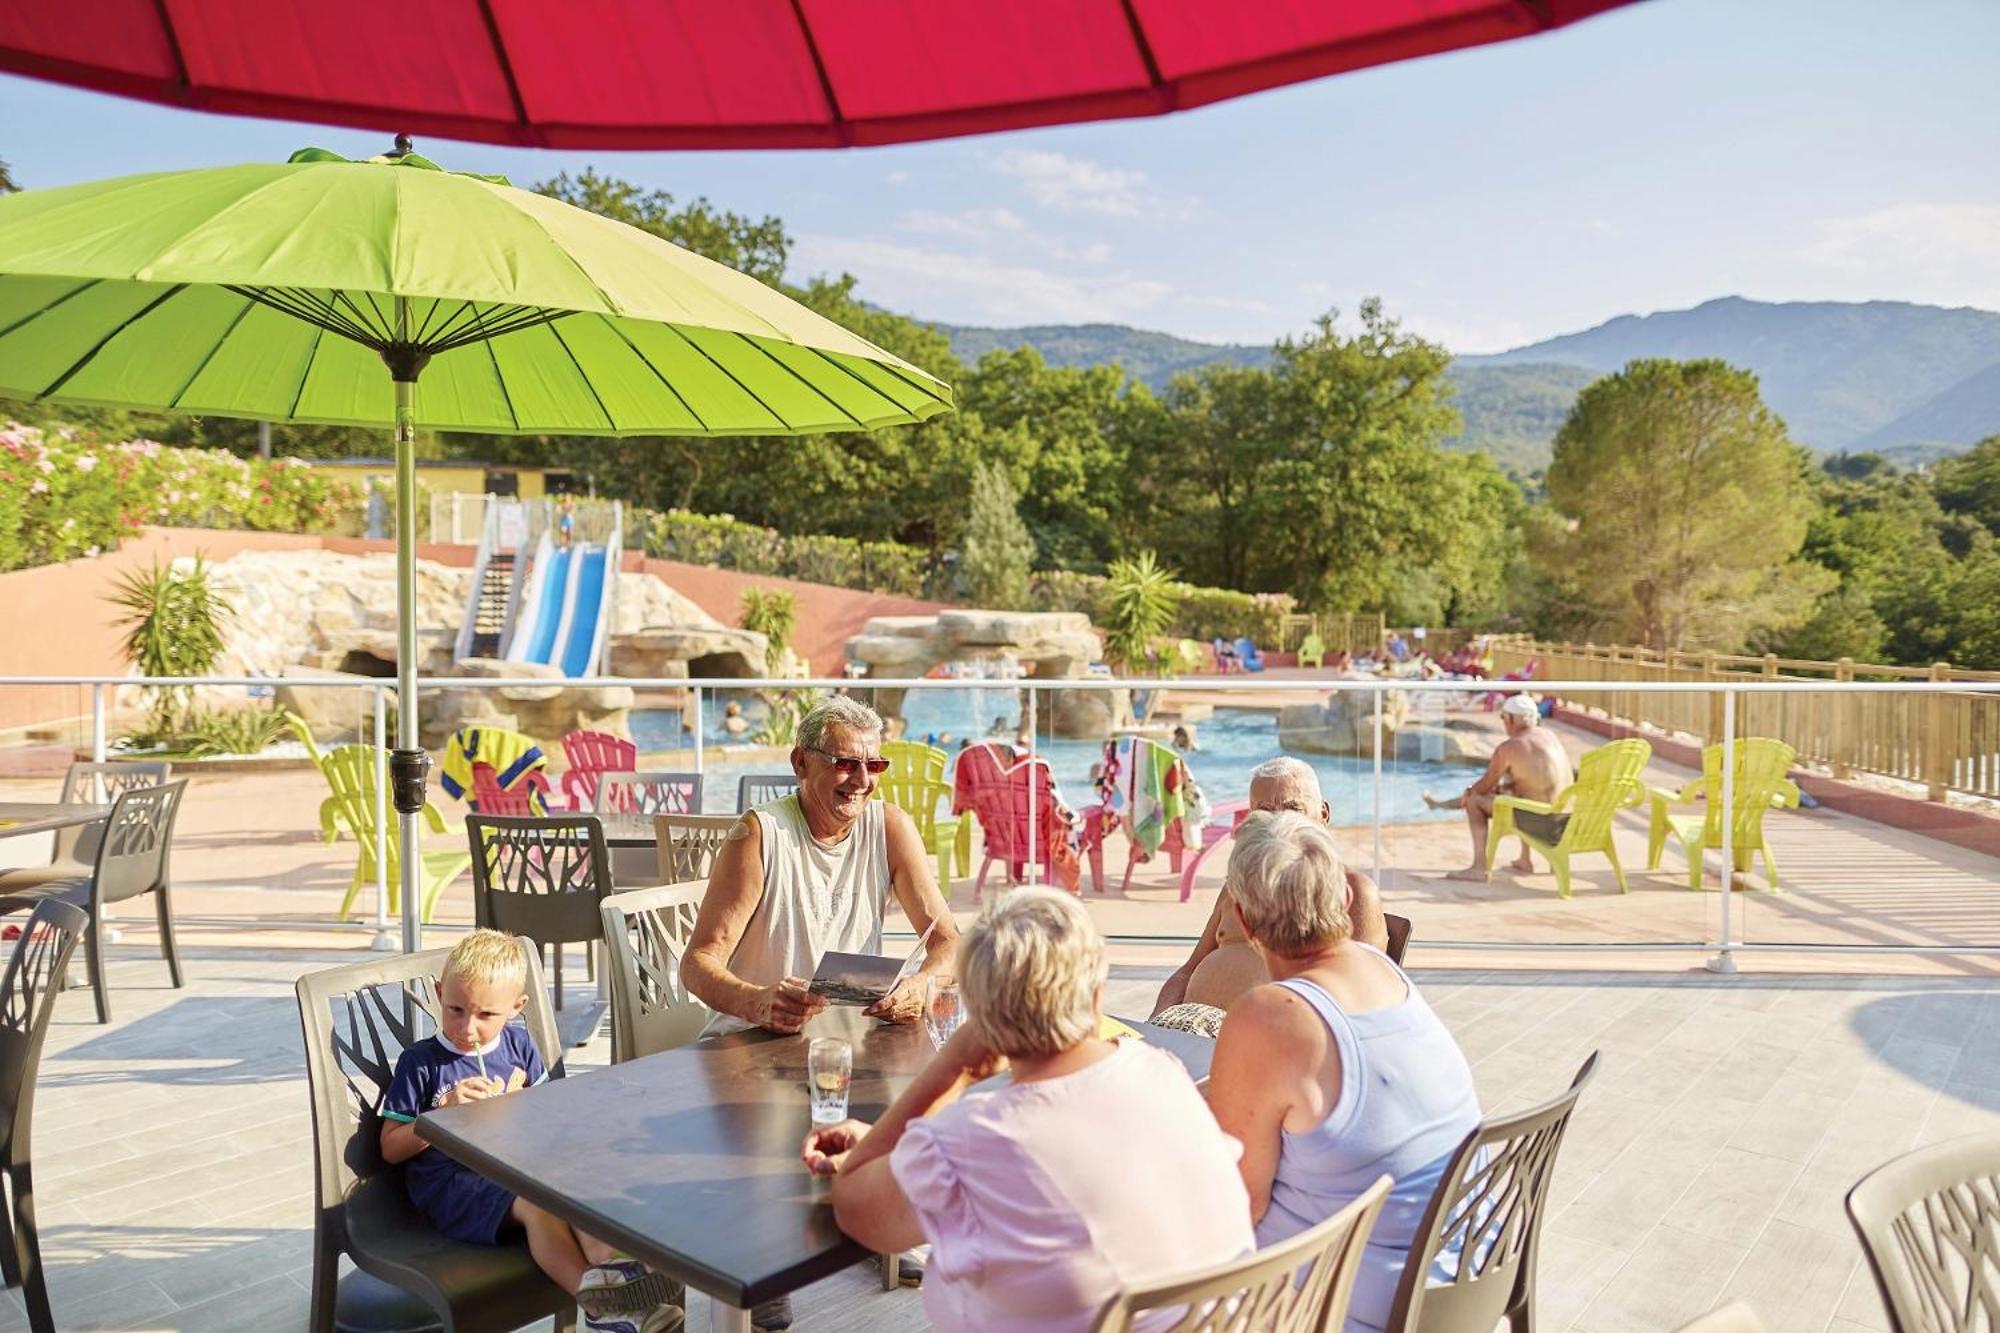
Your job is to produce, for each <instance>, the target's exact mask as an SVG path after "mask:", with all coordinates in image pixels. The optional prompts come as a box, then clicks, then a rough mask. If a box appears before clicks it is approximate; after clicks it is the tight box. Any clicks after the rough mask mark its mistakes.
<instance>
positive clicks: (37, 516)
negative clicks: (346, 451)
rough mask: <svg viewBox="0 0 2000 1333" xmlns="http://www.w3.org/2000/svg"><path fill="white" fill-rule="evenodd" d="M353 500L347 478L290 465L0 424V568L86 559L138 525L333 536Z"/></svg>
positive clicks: (350, 517)
mask: <svg viewBox="0 0 2000 1333" xmlns="http://www.w3.org/2000/svg"><path fill="white" fill-rule="evenodd" d="M358 504H359V496H358V493H357V491H356V489H355V488H354V487H353V486H351V485H349V484H348V483H347V482H344V481H341V480H338V479H336V478H331V477H328V476H327V475H326V474H325V473H323V472H318V471H315V470H314V469H312V468H310V467H307V466H306V465H304V464H302V463H297V462H293V461H291V460H289V459H282V458H281V459H273V460H272V461H270V462H264V461H261V460H256V459H243V458H238V457H236V456H235V455H234V454H230V453H227V452H224V451H223V450H220V449H169V448H167V447H166V446H164V445H161V444H158V443H155V442H154V441H152V440H121V441H117V442H112V443H107V442H103V441H99V440H97V439H94V438H92V437H90V436H87V435H81V434H76V433H73V432H69V431H64V430H56V429H52V430H38V429H36V428H35V427H32V426H22V425H19V424H17V423H15V422H11V421H10V422H7V423H6V425H5V427H4V428H0V570H8V569H23V568H26V567H28V566H31V565H46V564H51V563H53V562H55V561H58V560H71V559H75V558H77V557H79V556H89V555H95V554H97V553H98V552H99V551H105V550H110V549H111V548H113V547H115V546H117V545H118V543H119V541H120V540H122V539H123V538H125V537H127V536H129V535H131V534H132V533H135V532H137V531H138V530H139V529H140V528H141V527H143V526H145V525H147V524H154V525H158V526H163V527H184V528H196V527H198V528H248V529H251V530H252V531H257V532H331V531H337V530H340V529H342V528H344V527H351V526H352V524H353V522H354V516H355V511H356V509H357V508H358Z"/></svg>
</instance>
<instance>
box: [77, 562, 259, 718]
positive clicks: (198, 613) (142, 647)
mask: <svg viewBox="0 0 2000 1333" xmlns="http://www.w3.org/2000/svg"><path fill="white" fill-rule="evenodd" d="M105 600H106V601H108V602H110V603H111V604H112V605H113V606H117V607H121V608H123V610H124V611H125V613H126V614H124V615H123V616H120V617H119V618H118V619H117V620H115V621H114V622H113V623H114V624H115V625H117V626H118V627H119V628H121V629H123V630H124V631H125V642H124V644H123V647H124V650H125V657H126V660H127V661H129V662H131V664H132V665H133V666H134V667H136V668H138V671H139V674H140V675H142V676H206V675H208V674H209V673H210V672H211V671H213V670H214V669H215V663H216V659H218V658H220V657H221V656H222V622H223V621H224V620H227V619H228V618H229V617H230V616H231V615H233V614H234V611H233V609H232V608H231V607H230V605H229V602H228V600H227V599H225V598H224V597H223V596H222V595H221V594H220V593H218V592H216V591H215V586H214V585H213V584H211V583H210V582H209V580H208V567H207V566H206V565H204V564H203V563H202V560H201V557H200V556H199V555H197V556H196V557H195V558H194V568H193V569H191V570H189V571H187V572H186V573H181V572H179V571H177V570H175V569H174V568H173V567H172V566H170V565H162V564H160V563H158V562H157V561H155V562H154V564H153V567H152V568H151V569H149V570H143V571H140V570H135V571H133V572H132V573H129V574H126V575H124V576H123V577H122V578H120V579H119V580H118V583H117V585H116V587H115V590H114V591H113V592H112V593H111V594H110V595H109V596H107V597H106V598H105ZM151 688H152V689H153V691H154V697H153V719H152V731H153V732H154V733H155V734H156V735H157V734H163V733H171V732H172V731H173V730H174V728H175V725H176V723H177V722H178V721H179V718H180V716H181V713H182V712H183V710H184V709H185V707H186V704H187V701H188V699H189V697H190V694H191V690H190V689H189V688H188V687H186V686H176V685H159V686H153V687H151Z"/></svg>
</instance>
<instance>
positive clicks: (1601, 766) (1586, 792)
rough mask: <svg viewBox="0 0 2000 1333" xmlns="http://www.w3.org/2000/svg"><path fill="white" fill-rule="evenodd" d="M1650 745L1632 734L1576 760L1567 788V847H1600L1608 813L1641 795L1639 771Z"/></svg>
mask: <svg viewBox="0 0 2000 1333" xmlns="http://www.w3.org/2000/svg"><path fill="white" fill-rule="evenodd" d="M1652 757H1653V747H1652V746H1651V745H1649V744H1647V743H1646V742H1645V741H1642V740H1640V739H1638V738H1637V737H1636V736H1632V737H1627V738H1626V739H1624V740H1622V741H1612V742H1610V743H1609V744H1607V745H1600V746H1598V747H1597V748H1596V749H1595V750H1592V751H1591V752H1590V753H1588V754H1586V755H1584V757H1583V758H1582V759H1580V760H1578V761H1577V765H1576V782H1575V783H1574V784H1573V785H1572V786H1571V787H1570V788H1569V789H1568V791H1567V793H1565V794H1567V795H1568V797H1569V803H1568V806H1567V809H1568V811H1569V823H1568V824H1567V825H1565V826H1564V828H1563V836H1562V842H1563V845H1564V846H1568V847H1600V846H1602V845H1603V844H1604V842H1605V840H1606V839H1608V838H1609V837H1610V836H1611V817H1612V816H1613V815H1615V814H1617V813H1618V812H1619V811H1620V810H1623V809H1624V808H1625V807H1627V806H1630V805H1636V804H1638V802H1639V801H1640V800H1641V799H1642V798H1643V797H1644V796H1645V788H1644V787H1643V786H1641V785H1640V782H1639V775H1640V774H1641V773H1643V772H1644V771H1645V769H1646V764H1647V762H1648V761H1650V760H1651V759H1652Z"/></svg>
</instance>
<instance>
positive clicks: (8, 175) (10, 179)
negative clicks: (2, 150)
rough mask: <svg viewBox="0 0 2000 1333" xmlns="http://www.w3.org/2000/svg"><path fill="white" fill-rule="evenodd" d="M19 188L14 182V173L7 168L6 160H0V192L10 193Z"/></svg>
mask: <svg viewBox="0 0 2000 1333" xmlns="http://www.w3.org/2000/svg"><path fill="white" fill-rule="evenodd" d="M20 188H21V187H20V186H18V185H16V184H15V183H14V173H13V172H11V171H9V170H8V169H7V164H6V162H4V161H0V194H12V193H14V192H15V191H16V190H18V189H20Z"/></svg>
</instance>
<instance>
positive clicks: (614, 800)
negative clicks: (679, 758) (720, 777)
mask: <svg viewBox="0 0 2000 1333" xmlns="http://www.w3.org/2000/svg"><path fill="white" fill-rule="evenodd" d="M594 808H595V809H596V810H597V811H598V813H600V814H606V815H698V814H700V813H701V774H699V773H667V772H645V773H639V772H629V773H622V772H614V773H604V774H600V775H599V776H598V779H597V804H596V806H595V807H594Z"/></svg>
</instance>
